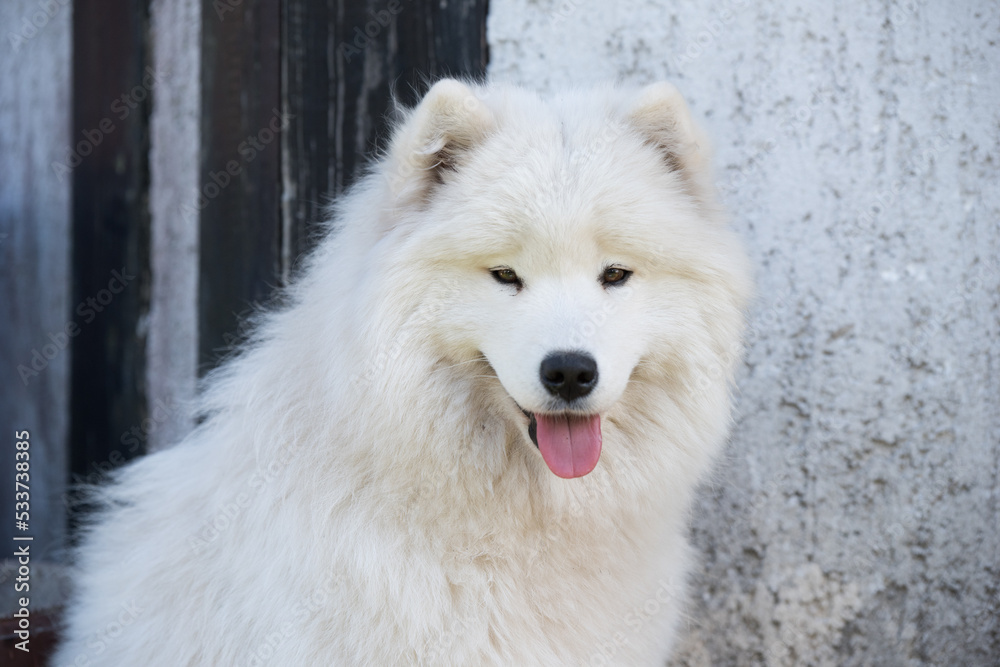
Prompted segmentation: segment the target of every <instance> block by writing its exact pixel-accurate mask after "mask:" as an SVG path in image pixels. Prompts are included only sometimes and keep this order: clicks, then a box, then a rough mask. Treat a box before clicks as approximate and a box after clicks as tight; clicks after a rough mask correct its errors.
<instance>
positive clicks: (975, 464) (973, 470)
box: [488, 0, 1000, 666]
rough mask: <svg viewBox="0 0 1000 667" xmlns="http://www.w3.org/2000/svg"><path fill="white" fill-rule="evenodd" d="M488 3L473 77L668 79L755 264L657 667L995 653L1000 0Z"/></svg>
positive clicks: (987, 660) (960, 658)
mask: <svg viewBox="0 0 1000 667" xmlns="http://www.w3.org/2000/svg"><path fill="white" fill-rule="evenodd" d="M490 11H491V13H490V17H489V24H488V34H489V39H490V48H491V58H492V62H491V66H490V70H491V76H492V77H493V78H494V79H502V80H511V81H514V82H518V83H523V84H526V85H528V86H531V87H535V88H539V89H542V90H547V89H551V88H555V87H557V86H560V85H564V84H565V83H576V84H588V83H592V82H594V81H595V80H601V79H614V78H621V79H624V80H626V81H630V82H637V83H645V82H649V81H653V80H657V79H661V78H666V79H669V80H672V81H674V82H675V83H676V84H677V85H678V86H679V87H680V88H681V90H682V91H683V92H684V93H685V95H686V96H687V98H688V100H689V102H690V103H691V106H692V108H693V109H694V111H695V113H696V114H697V115H699V116H700V117H701V118H703V120H704V124H705V126H706V128H707V129H708V131H709V133H710V135H711V136H712V137H713V139H714V143H715V149H716V153H715V164H716V169H717V174H718V178H719V183H720V188H721V191H722V194H723V198H724V200H725V202H726V204H727V206H728V207H729V208H730V210H731V211H732V214H733V219H734V225H735V226H736V228H737V229H738V230H739V231H740V232H741V233H742V235H743V237H744V238H745V239H746V243H747V246H748V248H749V251H750V253H751V256H752V258H753V260H754V262H755V264H756V266H757V269H758V291H759V296H758V298H757V302H756V304H755V307H754V309H753V312H752V313H751V328H750V333H749V341H748V342H749V352H748V356H747V361H746V364H745V368H744V371H743V374H742V377H741V380H740V388H739V389H740V395H739V400H738V413H737V419H736V426H735V428H734V432H733V438H732V442H731V444H730V447H729V449H728V452H727V458H726V460H725V461H723V462H722V464H721V465H720V466H719V468H718V474H717V475H716V477H715V479H714V480H713V481H712V483H711V484H710V485H709V486H708V487H706V488H705V489H704V492H703V493H702V495H701V499H700V501H699V504H698V506H697V508H696V517H695V519H694V527H693V529H692V536H693V542H694V544H695V545H696V547H697V549H698V550H699V553H700V561H699V563H698V565H697V567H696V568H695V572H694V575H693V578H692V582H693V591H692V602H691V606H690V614H691V617H690V619H689V622H688V624H687V627H686V628H685V639H684V640H683V641H682V643H681V645H680V649H679V654H678V656H677V658H676V660H675V662H676V664H687V665H710V664H711V665H751V664H765V665H946V664H956V665H959V664H960V665H963V666H971V665H998V664H1000V620H998V617H1000V518H998V517H1000V507H998V504H1000V503H998V490H1000V484H998V463H1000V444H998V443H1000V407H998V406H1000V331H998V329H1000V321H998V320H1000V315H998V293H1000V289H998V288H1000V179H998V176H1000V173H998V172H1000V169H998V160H1000V150H998V149H1000V74H998V71H1000V70H998V67H1000V65H998V64H1000V46H998V42H1000V5H997V4H996V3H988V2H963V3H930V2H925V3H924V2H909V3H908V4H902V3H901V4H893V3H887V2H875V1H873V0H854V1H852V2H833V3H823V2H819V1H818V0H816V1H815V2H812V3H798V2H776V1H774V0H766V1H765V2H761V3H750V2H748V1H741V0H731V1H728V2H727V1H726V0H722V1H721V2H720V1H718V0H716V1H713V2H705V3H663V2H652V1H641V0H636V1H631V2H620V3H602V2H598V1H597V0H594V1H593V2H585V1H583V0H568V1H566V2H550V1H548V0H537V1H535V2H532V1H530V0H493V2H491V3H490Z"/></svg>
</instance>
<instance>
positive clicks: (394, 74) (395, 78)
mask: <svg viewBox="0 0 1000 667" xmlns="http://www.w3.org/2000/svg"><path fill="white" fill-rule="evenodd" d="M486 6H487V3H486V2H485V1H482V0H480V1H473V2H440V1H438V0H414V1H407V2H404V1H402V0H366V1H365V2H348V1H346V0H328V1H327V2H325V3H317V2H311V1H310V0H285V3H284V15H283V30H284V34H283V41H284V45H285V48H284V52H283V62H282V65H283V79H282V102H283V104H284V107H285V109H286V110H287V111H288V112H289V113H290V114H291V119H290V126H289V131H288V133H287V134H286V136H285V143H284V144H283V168H284V183H285V190H284V192H283V197H284V219H283V223H284V224H283V248H282V260H283V266H284V268H285V275H286V276H287V274H288V268H289V267H290V266H291V264H292V263H293V262H294V260H295V259H296V258H297V257H298V256H300V255H301V253H303V252H304V251H306V250H308V249H309V247H310V246H311V241H312V240H314V239H315V228H316V227H315V226H316V223H317V222H318V221H319V220H321V219H322V218H323V216H324V211H323V209H324V204H325V203H326V202H328V201H329V200H330V199H332V198H333V197H335V196H336V195H338V194H339V193H340V192H342V191H343V189H344V188H345V187H347V186H348V185H349V184H350V183H351V182H352V180H353V178H354V177H355V175H356V174H357V173H358V170H359V168H360V166H361V165H362V164H363V163H364V161H365V160H366V159H367V157H368V156H369V155H371V154H372V152H373V151H375V150H376V149H377V148H379V147H380V146H379V141H380V140H384V139H385V137H386V136H387V134H388V122H389V120H390V119H389V117H388V114H389V112H390V105H391V96H392V95H393V94H395V95H396V96H397V98H398V99H399V100H400V101H401V102H402V103H403V104H413V103H415V102H416V100H417V98H418V97H419V94H420V92H421V91H422V90H423V88H424V84H425V82H426V81H427V80H433V79H435V78H439V77H441V76H444V75H456V76H470V77H482V76H483V75H484V73H485V71H486V64H487V61H488V51H487V46H486Z"/></svg>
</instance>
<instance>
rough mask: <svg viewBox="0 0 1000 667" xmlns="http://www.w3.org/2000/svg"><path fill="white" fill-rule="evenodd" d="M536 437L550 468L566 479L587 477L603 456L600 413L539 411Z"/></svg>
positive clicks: (536, 416) (536, 419) (536, 418)
mask: <svg viewBox="0 0 1000 667" xmlns="http://www.w3.org/2000/svg"><path fill="white" fill-rule="evenodd" d="M535 422H536V427H535V438H536V439H537V440H538V451H540V452H541V453H542V458H543V459H545V463H546V465H548V466H549V470H551V471H552V472H554V473H555V474H557V475H559V476H560V477H563V478H565V479H572V478H573V477H583V476H584V475H586V474H587V473H588V472H590V471H591V470H593V469H594V466H596V465H597V460H598V459H600V458H601V418H600V416H599V415H591V416H589V417H577V416H576V415H542V414H536V415H535Z"/></svg>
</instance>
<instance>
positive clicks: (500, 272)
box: [490, 266, 522, 289]
mask: <svg viewBox="0 0 1000 667" xmlns="http://www.w3.org/2000/svg"><path fill="white" fill-rule="evenodd" d="M490 273H492V274H493V277H494V278H496V280H497V282H498V283H503V284H504V285H516V286H517V288H518V289H521V286H522V283H521V279H520V278H518V277H517V274H516V273H514V269H511V268H508V267H506V266H501V267H500V268H498V269H490Z"/></svg>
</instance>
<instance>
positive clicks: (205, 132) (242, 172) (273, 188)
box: [197, 0, 284, 370]
mask: <svg viewBox="0 0 1000 667" xmlns="http://www.w3.org/2000/svg"><path fill="white" fill-rule="evenodd" d="M280 25H281V6H280V0H243V1H242V2H233V3H224V2H218V3H210V2H206V3H204V4H203V5H202V40H201V44H202V70H201V72H202V81H201V86H202V123H201V140H202V156H201V164H200V167H199V168H200V180H199V201H198V205H197V209H198V212H199V216H198V217H199V218H200V240H199V243H200V261H199V265H200V270H199V286H198V292H199V296H198V328H199V350H200V352H199V358H200V363H201V367H202V370H206V369H208V368H210V367H211V366H212V365H213V364H214V363H215V362H216V361H217V359H218V358H219V356H220V355H221V353H222V352H223V351H224V350H225V349H227V348H228V347H230V346H231V345H232V344H233V342H235V339H234V338H233V334H234V332H235V329H236V327H235V322H236V319H237V316H238V315H239V314H240V313H244V314H245V313H246V310H247V308H248V307H249V306H250V304H251V303H253V302H255V301H263V300H265V299H266V298H267V297H268V295H269V294H270V292H271V290H272V288H273V287H274V285H275V284H276V276H277V275H278V269H279V248H280V243H281V241H280V224H279V220H280V218H279V210H278V206H279V201H280V196H281V190H280V189H281V172H280V155H281V141H282V137H281V135H282V132H283V129H284V121H283V117H282V115H281V110H280V60H279V58H280V44H279V41H280Z"/></svg>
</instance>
